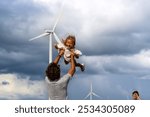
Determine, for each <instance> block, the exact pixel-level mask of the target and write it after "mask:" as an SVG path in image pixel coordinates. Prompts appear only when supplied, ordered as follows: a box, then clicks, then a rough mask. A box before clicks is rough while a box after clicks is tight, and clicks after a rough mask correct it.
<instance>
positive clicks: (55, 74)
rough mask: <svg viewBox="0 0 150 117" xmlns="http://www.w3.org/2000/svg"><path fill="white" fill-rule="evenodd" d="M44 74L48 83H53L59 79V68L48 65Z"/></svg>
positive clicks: (54, 65) (52, 64)
mask: <svg viewBox="0 0 150 117" xmlns="http://www.w3.org/2000/svg"><path fill="white" fill-rule="evenodd" d="M45 72H46V76H47V77H48V79H49V80H50V81H55V80H58V79H59V78H60V66H59V65H57V64H55V63H50V64H49V65H48V67H47V69H46V71H45Z"/></svg>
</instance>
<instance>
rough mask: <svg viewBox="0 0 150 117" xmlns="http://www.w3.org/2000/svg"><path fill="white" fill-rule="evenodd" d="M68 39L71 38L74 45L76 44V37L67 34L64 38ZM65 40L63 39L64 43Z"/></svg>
mask: <svg viewBox="0 0 150 117" xmlns="http://www.w3.org/2000/svg"><path fill="white" fill-rule="evenodd" d="M69 39H71V40H72V41H73V43H74V45H76V38H75V36H73V35H68V36H67V38H66V40H69ZM66 40H65V43H66Z"/></svg>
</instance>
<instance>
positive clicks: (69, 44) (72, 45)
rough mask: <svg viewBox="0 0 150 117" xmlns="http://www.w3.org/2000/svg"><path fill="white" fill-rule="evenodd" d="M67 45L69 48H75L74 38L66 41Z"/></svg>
mask: <svg viewBox="0 0 150 117" xmlns="http://www.w3.org/2000/svg"><path fill="white" fill-rule="evenodd" d="M65 46H67V47H68V48H69V49H72V48H74V41H73V40H72V39H67V40H66V42H65Z"/></svg>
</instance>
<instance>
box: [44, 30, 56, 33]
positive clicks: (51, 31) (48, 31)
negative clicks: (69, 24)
mask: <svg viewBox="0 0 150 117" xmlns="http://www.w3.org/2000/svg"><path fill="white" fill-rule="evenodd" d="M44 31H45V33H53V32H54V31H53V30H44Z"/></svg>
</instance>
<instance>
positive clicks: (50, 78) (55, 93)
mask: <svg viewBox="0 0 150 117" xmlns="http://www.w3.org/2000/svg"><path fill="white" fill-rule="evenodd" d="M63 54H64V50H63V49H62V50H60V52H59V54H58V56H57V57H56V58H55V60H54V61H53V62H52V63H51V64H49V65H48V67H47V69H46V76H47V77H46V82H47V84H48V93H49V99H51V100H65V99H66V98H67V86H68V83H69V80H70V78H71V77H72V76H73V75H74V73H75V62H74V53H73V51H72V52H71V63H70V69H69V70H68V73H67V74H66V75H64V76H63V77H60V68H59V65H58V62H59V60H60V58H61V56H62V55H63Z"/></svg>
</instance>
